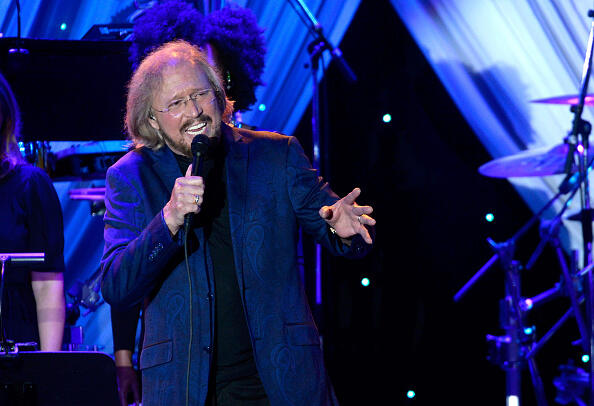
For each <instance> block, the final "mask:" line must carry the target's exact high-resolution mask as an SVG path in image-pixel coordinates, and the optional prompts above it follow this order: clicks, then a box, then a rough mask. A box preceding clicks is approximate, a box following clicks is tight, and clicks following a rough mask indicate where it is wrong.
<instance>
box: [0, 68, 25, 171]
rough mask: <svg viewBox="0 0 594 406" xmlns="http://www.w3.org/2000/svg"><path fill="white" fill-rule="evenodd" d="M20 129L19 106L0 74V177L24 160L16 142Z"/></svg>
mask: <svg viewBox="0 0 594 406" xmlns="http://www.w3.org/2000/svg"><path fill="white" fill-rule="evenodd" d="M20 129H21V113H20V111H19V106H18V104H17V102H16V98H15V97H14V93H12V89H11V88H10V85H9V84H8V82H7V81H6V79H5V78H4V76H2V74H0V178H3V177H4V176H6V175H7V174H8V173H9V172H10V171H11V170H12V169H13V168H14V167H15V166H16V165H18V164H19V163H23V162H24V159H23V156H22V155H21V152H20V150H19V145H18V143H17V140H18V139H19V136H20Z"/></svg>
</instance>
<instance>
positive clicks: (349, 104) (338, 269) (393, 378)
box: [295, 0, 587, 405]
mask: <svg viewBox="0 0 594 406" xmlns="http://www.w3.org/2000/svg"><path fill="white" fill-rule="evenodd" d="M340 48H341V50H342V51H343V53H344V55H345V58H346V59H347V61H348V62H349V64H350V65H351V67H352V68H353V70H354V71H355V73H356V74H357V75H358V79H359V80H358V83H356V84H354V85H351V84H349V83H347V82H346V80H344V78H343V77H342V76H341V74H340V72H339V71H338V69H336V67H335V66H333V65H332V64H331V65H330V69H329V71H328V73H327V76H326V80H324V85H325V88H326V100H327V101H328V109H327V120H325V121H324V123H325V127H326V130H327V134H329V136H328V144H327V146H326V152H327V154H328V161H327V167H328V170H327V171H326V173H325V174H324V175H325V177H326V178H327V179H329V180H330V183H331V185H332V187H333V189H334V190H335V191H336V192H337V193H338V194H339V195H344V194H346V193H348V192H349V191H350V190H351V189H352V187H353V186H355V185H356V186H359V187H361V189H362V190H363V194H362V196H361V198H360V199H359V203H360V204H370V205H372V206H374V208H375V213H374V217H375V218H376V219H377V221H378V225H377V227H376V231H377V244H376V246H375V248H374V250H373V251H372V253H371V255H370V256H369V257H367V258H365V259H364V260H359V261H346V260H342V259H334V258H331V259H327V260H326V265H327V266H326V267H325V276H324V286H325V302H324V308H323V312H322V314H321V315H320V314H319V315H318V320H319V323H320V327H321V330H322V332H323V333H324V338H325V346H326V355H327V362H328V364H329V368H330V374H331V378H332V380H333V382H334V384H335V388H336V391H337V395H338V397H339V399H340V400H341V402H342V404H343V405H362V404H366V405H371V404H374V405H375V404H394V405H408V404H419V405H420V404H423V405H437V404H456V405H477V404H480V405H491V404H492V405H502V404H505V394H506V391H505V373H504V372H503V370H501V369H500V368H499V367H498V366H495V365H493V364H491V363H489V362H488V361H487V360H486V355H487V345H486V339H485V336H486V334H493V335H503V331H502V330H501V328H500V325H499V300H500V299H501V298H502V297H503V294H504V279H503V271H502V270H501V268H500V267H498V266H497V265H495V266H493V267H492V268H491V269H490V271H489V272H488V273H487V274H486V276H484V277H483V278H482V279H481V280H480V281H479V282H478V283H477V284H476V285H475V286H474V288H473V289H472V290H471V291H470V292H469V293H468V294H467V295H466V296H465V297H464V298H463V299H462V300H461V301H460V302H459V303H454V301H453V296H454V294H455V293H456V292H457V291H458V290H459V289H460V288H461V287H462V286H463V285H464V283H466V281H467V280H468V279H470V277H472V275H473V274H474V273H475V272H477V271H478V270H479V269H480V267H481V266H483V264H484V263H486V262H487V260H489V258H491V256H492V255H493V252H492V250H491V249H490V246H489V244H488V243H487V241H486V239H487V237H491V238H493V239H494V240H495V241H497V242H502V241H505V240H506V239H509V238H510V237H511V236H512V235H513V234H514V233H515V232H516V231H517V230H518V229H519V228H520V227H521V226H522V225H523V224H524V223H525V222H526V221H528V220H529V219H530V217H531V215H532V213H531V212H530V210H529V209H528V208H527V206H526V205H525V204H524V202H523V201H522V200H521V198H520V197H519V195H518V194H517V193H516V191H515V190H514V189H513V187H512V186H511V185H510V184H509V183H508V182H507V181H506V180H504V179H493V178H486V177H483V176H481V175H479V173H478V171H477V169H478V167H479V166H480V165H481V164H483V163H485V162H488V161H489V160H490V159H491V157H490V156H489V155H488V153H487V152H486V151H485V149H484V148H483V146H482V145H481V144H480V142H479V140H478V139H477V138H476V136H475V135H474V134H473V132H472V130H471V129H470V128H469V126H468V125H467V124H466V122H465V120H464V119H463V118H462V116H461V114H460V113H459V111H458V110H457V108H456V106H455V105H454V103H453V102H452V100H451V99H450V97H449V95H448V94H447V92H446V91H445V89H444V88H443V87H442V85H441V83H440V81H439V79H438V78H437V77H436V75H435V73H434V72H433V71H432V69H431V67H430V66H429V64H428V63H427V61H426V60H425V58H424V56H423V55H422V53H421V52H420V50H419V49H418V47H417V45H416V43H415V42H414V40H413V39H412V37H411V36H410V35H409V33H408V31H407V30H406V28H405V27H404V25H403V23H402V22H401V21H400V19H399V17H398V15H397V14H396V12H395V11H394V9H393V8H392V6H391V5H390V3H389V1H388V0H377V1H363V2H361V5H360V7H359V10H358V11H357V14H356V15H355V18H354V19H353V21H352V23H351V25H350V27H349V29H348V31H347V32H346V34H345V36H344V38H343V41H342V42H341V44H340ZM384 113H390V114H391V115H392V121H391V122H390V123H384V122H383V121H382V116H383V114H384ZM295 135H296V136H297V137H298V138H299V139H300V140H301V141H302V143H303V144H304V145H306V146H310V137H311V108H310V109H308V112H307V114H306V115H305V116H304V117H303V119H302V121H301V123H300V125H299V127H298V129H297V131H296V134H295ZM487 213H493V214H494V215H495V220H494V221H493V222H487V221H486V220H485V214H487ZM538 241H539V232H538V226H536V227H535V228H534V229H533V230H531V232H529V233H528V235H526V236H525V237H524V238H522V239H521V240H520V241H519V243H518V245H517V250H516V258H517V259H518V260H520V261H521V262H522V263H526V262H527V261H528V259H529V257H530V255H531V254H532V252H533V250H534V249H535V248H536V245H537V244H538ZM362 277H368V278H369V279H370V280H371V284H370V286H368V287H363V286H362V285H361V283H360V281H361V278H362ZM560 277H561V269H560V267H559V265H558V261H557V258H556V256H555V253H554V251H553V249H552V248H551V247H550V246H548V247H547V248H546V249H545V251H544V252H543V254H542V255H541V256H540V257H539V259H538V261H537V263H536V265H535V266H534V267H533V268H532V269H531V270H529V271H523V272H522V283H523V287H522V289H523V290H522V294H523V295H524V296H526V297H531V296H534V295H536V294H538V293H541V292H542V291H544V290H546V289H549V288H551V287H553V286H554V284H555V283H557V282H558V281H559V279H560ZM568 306H569V305H568V302H567V301H566V300H565V299H556V300H554V301H552V302H550V303H548V304H545V305H543V306H542V307H539V308H537V309H535V310H533V312H532V314H530V316H529V319H528V321H529V323H528V324H529V325H533V326H535V327H536V334H537V337H539V338H540V337H542V336H543V334H544V333H545V332H546V331H547V330H548V329H549V328H550V327H551V326H552V325H553V323H554V322H556V320H557V319H558V318H559V317H560V316H561V315H562V314H563V313H564V312H565V311H566V310H567V309H568ZM578 338H579V333H578V330H577V327H576V325H575V322H574V320H573V319H570V321H568V322H567V323H566V325H565V326H564V327H563V328H562V329H561V330H560V331H559V332H558V333H557V334H555V335H554V336H553V338H552V339H551V340H550V341H549V342H548V343H547V344H546V345H545V346H544V347H543V349H542V350H541V351H540V352H539V353H538V355H537V358H536V360H537V365H538V367H539V368H540V372H541V375H542V379H543V382H544V385H545V390H546V393H547V397H548V400H549V402H550V404H553V403H554V402H553V400H554V398H555V396H556V390H555V387H554V385H553V379H554V377H555V376H557V375H558V367H559V366H560V365H561V364H566V363H567V362H568V360H569V359H571V360H573V361H575V363H576V364H577V365H580V364H581V365H580V366H582V367H584V368H587V366H586V365H585V364H582V363H581V361H580V357H581V352H580V351H579V349H578V348H577V347H574V346H572V345H571V341H572V340H576V339H578ZM409 390H413V391H415V393H416V396H415V397H414V398H412V399H409V398H408V397H407V392H408V391H409ZM523 390H524V394H525V398H524V399H523V401H524V403H523V404H526V405H530V404H535V398H534V395H533V390H532V386H531V381H530V375H529V372H528V370H526V371H525V372H524V379H523Z"/></svg>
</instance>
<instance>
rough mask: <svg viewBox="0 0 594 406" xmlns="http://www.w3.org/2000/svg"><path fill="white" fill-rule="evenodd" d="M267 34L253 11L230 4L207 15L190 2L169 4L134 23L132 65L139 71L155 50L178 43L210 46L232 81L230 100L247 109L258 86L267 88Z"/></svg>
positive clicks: (237, 106) (172, 1)
mask: <svg viewBox="0 0 594 406" xmlns="http://www.w3.org/2000/svg"><path fill="white" fill-rule="evenodd" d="M263 32H264V30H263V29H261V28H260V27H259V26H258V22H257V19H256V16H255V15H254V13H253V12H252V11H251V10H249V9H246V8H241V7H236V6H226V7H224V8H222V9H220V10H217V11H214V12H212V13H211V14H209V15H208V16H206V17H204V16H203V15H202V14H201V13H200V12H198V10H196V8H195V7H194V6H193V5H191V4H190V3H187V2H184V1H182V0H167V1H165V2H163V3H161V4H158V5H156V6H154V7H152V8H150V9H147V10H146V11H145V12H144V13H143V14H142V15H141V16H140V17H138V18H137V19H136V20H135V21H134V34H133V36H132V41H133V42H132V45H131V47H130V61H131V62H132V66H133V68H134V69H136V68H137V67H138V65H139V64H140V61H141V60H142V59H143V58H144V57H145V56H146V55H147V54H148V53H150V52H151V51H152V50H153V49H155V48H157V47H158V46H160V45H162V44H163V43H165V42H169V41H171V40H174V39H183V40H186V41H188V42H190V43H193V44H195V45H198V46H199V47H202V46H204V45H205V44H206V43H210V44H212V45H214V46H215V47H216V49H217V51H218V53H219V56H220V59H221V63H222V64H223V66H224V69H225V71H223V72H221V74H222V75H223V79H224V80H228V79H230V87H229V88H227V97H228V98H229V99H231V100H234V101H235V109H236V110H237V111H245V110H248V109H249V108H250V106H251V105H252V104H254V103H255V101H256V94H255V93H256V88H257V87H258V86H260V85H263V84H264V83H263V82H262V80H261V79H260V78H261V76H262V73H263V72H264V59H265V55H266V48H265V41H264V36H263ZM227 71H228V72H227ZM227 74H228V75H227Z"/></svg>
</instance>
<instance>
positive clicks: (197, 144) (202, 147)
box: [192, 134, 210, 155]
mask: <svg viewBox="0 0 594 406" xmlns="http://www.w3.org/2000/svg"><path fill="white" fill-rule="evenodd" d="M209 143H210V139H209V138H208V136H207V135H206V134H198V135H197V136H195V137H194V139H193V140H192V155H196V154H200V155H202V154H205V153H206V151H208V144H209Z"/></svg>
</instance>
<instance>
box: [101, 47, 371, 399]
mask: <svg viewBox="0 0 594 406" xmlns="http://www.w3.org/2000/svg"><path fill="white" fill-rule="evenodd" d="M231 114H232V102H230V101H229V100H228V99H227V97H226V94H225V89H224V86H223V83H222V80H221V79H220V77H219V76H218V75H217V73H216V72H215V70H214V68H213V67H212V66H211V65H210V64H209V63H208V62H207V59H206V55H205V54H204V53H203V52H201V51H200V50H199V49H198V48H197V47H195V46H192V45H190V44H189V43H187V42H184V41H175V42H171V43H167V44H165V45H163V46H162V47H160V48H158V49H157V50H155V51H153V52H152V53H151V54H149V56H148V57H147V58H145V59H144V60H143V62H142V63H141V64H140V66H139V67H138V69H137V70H136V71H135V73H134V75H133V77H132V80H131V81H130V85H129V91H128V100H127V112H126V124H127V128H128V134H129V137H130V138H131V140H132V141H133V142H134V145H135V148H134V149H133V150H132V151H130V152H128V153H127V154H126V155H125V156H124V157H123V158H121V159H120V160H119V161H118V162H117V163H116V164H114V165H113V166H112V167H110V168H109V170H108V172H107V177H106V195H105V196H106V197H105V201H106V212H105V217H104V221H105V232H104V238H105V249H104V254H103V258H102V260H101V267H102V270H103V281H102V293H103V296H104V298H105V300H106V301H107V302H108V303H110V304H112V305H114V306H117V307H120V308H125V307H129V306H134V305H135V304H138V303H142V302H144V303H145V307H144V323H145V333H144V342H143V351H142V354H141V360H140V367H141V369H142V374H143V375H142V378H143V388H142V391H143V393H142V398H143V404H144V405H145V406H151V405H182V404H185V405H203V404H207V405H217V406H225V405H251V406H256V405H258V406H259V405H262V406H264V405H271V404H272V405H294V406H298V405H302V406H310V405H320V406H324V405H334V404H337V400H336V397H335V395H334V392H333V390H332V386H331V384H330V381H329V378H328V376H327V373H326V369H325V366H324V360H323V354H322V349H321V343H320V338H319V334H318V331H317V328H316V326H315V323H314V320H313V316H312V314H311V311H310V309H309V306H308V303H307V298H306V295H305V291H304V288H303V285H302V281H301V279H300V276H299V272H297V237H298V229H299V227H302V228H303V230H304V231H305V232H307V233H308V234H310V235H312V237H314V238H315V240H316V241H318V242H319V243H320V244H321V245H322V246H324V247H325V248H326V249H328V250H329V251H330V252H331V253H333V254H335V255H343V256H345V257H349V258H359V257H361V256H363V255H365V254H366V253H367V252H368V251H369V250H370V249H371V244H372V237H371V235H370V232H369V230H368V228H367V227H370V226H374V225H375V220H374V219H373V218H371V217H370V216H369V215H370V214H371V213H372V211H373V209H372V208H371V207H370V206H359V205H358V204H357V203H356V199H357V198H358V197H359V195H360V193H361V190H360V189H358V188H355V189H353V191H351V192H350V193H349V194H347V195H346V196H345V197H343V198H339V197H338V196H336V194H334V193H333V192H332V191H331V190H330V188H329V186H328V185H327V184H326V183H324V182H323V181H322V179H321V178H320V177H318V174H317V172H316V171H315V170H313V169H312V168H311V165H310V163H309V161H308V159H307V157H306V156H305V154H304V153H303V149H302V148H301V146H300V145H299V142H298V141H297V139H296V138H294V137H289V136H284V135H281V134H278V133H273V132H264V131H251V130H247V129H242V128H235V127H231V126H229V125H228V124H227V123H228V122H229V120H230V116H231ZM197 136H205V138H206V139H207V140H208V142H207V144H209V145H210V146H209V148H208V151H205V154H204V155H205V158H204V161H203V172H202V175H201V176H194V175H192V169H193V168H192V152H191V143H192V142H193V140H194V139H195V138H196V137H197ZM187 214H194V217H193V219H194V221H193V222H190V223H188V226H187V227H184V220H185V218H186V215H187ZM185 241H187V247H188V254H187V259H186V260H184V249H183V247H184V245H185V244H184V242H185Z"/></svg>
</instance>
